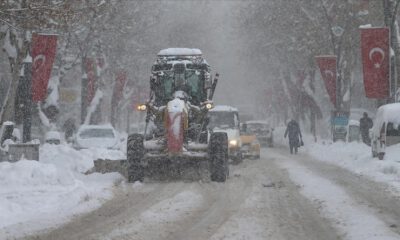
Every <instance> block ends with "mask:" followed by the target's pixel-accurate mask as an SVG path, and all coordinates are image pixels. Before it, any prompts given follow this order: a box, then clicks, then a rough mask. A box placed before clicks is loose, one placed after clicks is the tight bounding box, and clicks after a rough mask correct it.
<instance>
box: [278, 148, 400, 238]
mask: <svg viewBox="0 0 400 240" xmlns="http://www.w3.org/2000/svg"><path fill="white" fill-rule="evenodd" d="M277 158H278V161H277V162H279V165H280V166H281V167H283V168H285V169H287V171H288V172H289V174H290V177H291V178H292V179H293V180H294V181H295V182H297V183H298V184H301V192H302V193H303V194H304V195H305V196H307V197H308V198H310V199H312V200H313V201H314V202H315V203H316V204H317V205H318V206H319V207H320V211H321V213H322V214H323V215H324V216H326V217H328V218H330V219H333V220H334V222H335V225H334V226H335V228H337V229H338V230H339V231H340V232H342V233H343V238H345V239H353V240H364V239H369V240H374V239H376V240H392V239H393V240H394V239H399V235H397V234H396V233H394V232H393V231H392V230H391V229H390V228H388V227H387V226H386V224H385V223H384V222H383V221H381V220H380V219H379V218H377V217H376V216H374V214H373V213H370V210H369V209H368V208H367V207H366V206H363V205H360V204H359V203H358V202H357V201H355V200H354V199H353V198H351V197H350V196H349V195H348V194H347V193H346V191H345V190H344V189H343V188H342V187H340V186H338V185H336V184H334V183H333V182H331V181H330V180H328V179H327V178H324V177H321V176H318V174H316V173H314V172H313V171H311V170H309V169H307V168H306V167H304V166H303V165H302V164H301V163H300V162H299V163H298V161H299V160H297V159H296V158H300V159H301V158H302V156H301V155H297V156H292V157H291V158H289V157H288V156H283V155H277ZM303 158H304V157H303ZM371 194H373V193H372V192H371Z"/></svg>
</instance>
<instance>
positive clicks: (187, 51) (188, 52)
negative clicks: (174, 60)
mask: <svg viewBox="0 0 400 240" xmlns="http://www.w3.org/2000/svg"><path fill="white" fill-rule="evenodd" d="M157 55H158V56H177V55H180V56H182V55H183V56H196V55H202V52H201V51H200V49H197V48H167V49H163V50H161V51H160V52H159V53H158V54H157Z"/></svg>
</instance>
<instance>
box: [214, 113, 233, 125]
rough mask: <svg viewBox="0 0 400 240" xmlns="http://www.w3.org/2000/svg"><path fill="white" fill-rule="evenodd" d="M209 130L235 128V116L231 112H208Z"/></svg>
mask: <svg viewBox="0 0 400 240" xmlns="http://www.w3.org/2000/svg"><path fill="white" fill-rule="evenodd" d="M209 119H210V123H209V127H210V128H215V127H217V128H233V127H235V114H234V113H233V112H209Z"/></svg>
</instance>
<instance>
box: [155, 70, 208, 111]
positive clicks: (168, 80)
mask: <svg viewBox="0 0 400 240" xmlns="http://www.w3.org/2000/svg"><path fill="white" fill-rule="evenodd" d="M160 80H161V85H160V89H158V91H156V97H157V98H158V102H162V103H164V104H165V102H166V101H168V100H170V99H172V95H173V93H174V92H175V91H177V90H182V91H185V92H186V93H187V94H188V95H189V97H190V99H189V100H190V101H191V102H192V103H194V104H198V103H199V102H200V101H201V100H203V98H204V97H205V96H204V94H203V91H202V89H203V87H202V82H203V81H201V73H200V72H199V71H196V70H185V72H184V73H182V74H178V73H174V72H173V71H164V72H163V74H162V75H161V76H160Z"/></svg>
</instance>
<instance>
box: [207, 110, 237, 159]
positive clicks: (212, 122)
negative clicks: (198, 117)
mask: <svg viewBox="0 0 400 240" xmlns="http://www.w3.org/2000/svg"><path fill="white" fill-rule="evenodd" d="M208 118H209V124H208V127H209V128H210V129H211V131H213V132H225V133H226V134H227V135H228V155H229V158H230V159H232V160H233V162H235V163H239V162H241V161H242V158H243V156H242V151H241V147H242V141H241V139H240V122H239V111H238V109H237V108H234V107H231V106H224V105H218V106H215V107H214V108H213V109H211V110H210V111H209V112H208Z"/></svg>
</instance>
